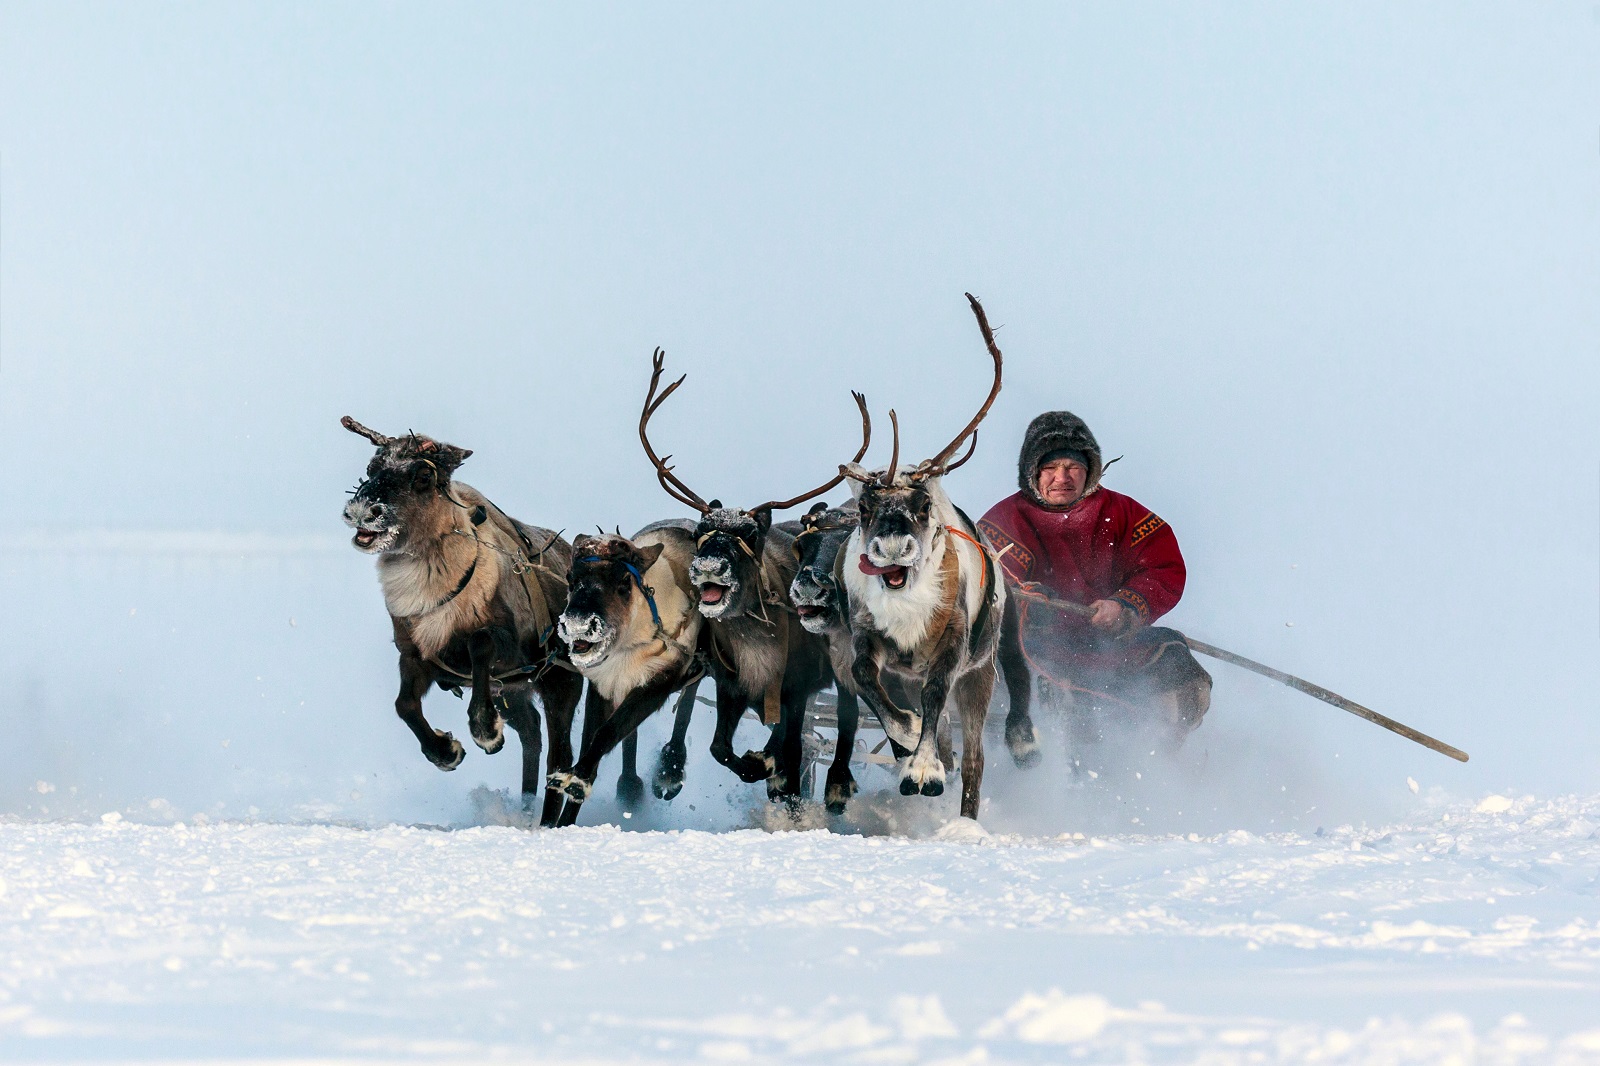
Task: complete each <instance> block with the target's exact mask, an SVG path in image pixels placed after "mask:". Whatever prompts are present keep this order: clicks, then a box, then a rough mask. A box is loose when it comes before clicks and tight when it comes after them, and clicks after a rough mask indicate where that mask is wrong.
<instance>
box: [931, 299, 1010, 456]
mask: <svg viewBox="0 0 1600 1066" xmlns="http://www.w3.org/2000/svg"><path fill="white" fill-rule="evenodd" d="M966 296H967V302H968V303H970V304H971V305H972V313H973V314H974V315H976V316H977V318H978V329H980V330H982V331H983V343H984V344H985V345H987V346H988V348H989V354H990V355H991V356H993V357H994V385H993V386H992V387H991V388H990V389H989V398H988V399H986V400H984V401H983V406H982V407H980V408H978V413H977V414H975V415H973V416H972V421H971V422H968V423H967V425H966V428H965V429H963V430H962V431H961V432H960V433H958V434H956V438H955V440H952V441H951V442H950V443H949V444H947V445H945V446H944V449H943V450H942V451H940V452H939V454H938V455H935V456H934V457H933V458H932V459H928V460H925V461H923V462H921V463H919V464H917V469H916V473H915V475H914V476H915V477H917V478H918V479H923V478H930V477H942V476H944V475H945V474H948V473H949V472H950V471H951V470H952V469H953V468H952V467H950V466H948V465H946V464H947V462H948V460H949V459H950V457H951V456H952V455H954V454H955V453H956V449H957V448H959V447H961V442H962V441H964V440H966V439H967V437H969V436H971V435H972V434H974V433H976V432H977V431H978V423H979V422H982V421H983V420H984V417H985V416H986V415H988V413H989V408H991V407H993V406H994V399H995V397H996V396H999V395H1000V369H1001V366H1002V365H1003V364H1004V361H1005V360H1004V358H1003V357H1002V356H1001V355H1000V347H999V345H997V344H995V342H994V331H993V330H991V329H990V328H989V317H988V316H987V315H985V314H984V313H983V305H982V304H981V303H979V302H978V298H977V297H976V296H974V295H972V293H970V292H969V293H967V294H966ZM974 447H976V445H974ZM970 457H971V456H970V455H969V456H968V458H970ZM966 461H967V460H966V459H962V460H961V462H963V463H964V462H966ZM957 465H959V464H957Z"/></svg>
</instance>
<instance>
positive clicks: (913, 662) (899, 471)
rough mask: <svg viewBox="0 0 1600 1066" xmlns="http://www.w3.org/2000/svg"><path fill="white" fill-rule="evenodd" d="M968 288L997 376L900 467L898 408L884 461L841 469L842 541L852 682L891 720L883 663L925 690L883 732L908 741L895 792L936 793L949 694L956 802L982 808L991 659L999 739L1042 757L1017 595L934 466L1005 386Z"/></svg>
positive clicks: (1017, 753)
mask: <svg viewBox="0 0 1600 1066" xmlns="http://www.w3.org/2000/svg"><path fill="white" fill-rule="evenodd" d="M967 299H968V300H969V301H970V302H971V304H972V313H973V314H974V315H976V316H977V319H978V328H979V329H980V330H981V331H982V332H983V340H984V343H985V344H986V345H987V346H988V349H989V354H990V356H991V357H992V358H993V359H994V385H993V387H991V388H990V390H989V397H988V399H986V400H985V401H984V403H983V406H982V407H981V408H979V409H978V413H977V415H975V416H974V417H973V419H972V421H971V422H969V423H967V426H966V428H965V429H963V430H962V431H961V432H960V433H958V434H957V435H956V438H955V439H954V440H952V441H951V442H950V443H949V444H948V445H946V446H945V448H944V449H943V450H942V451H940V452H939V454H937V455H935V456H934V457H933V458H931V459H928V460H925V461H924V462H921V463H919V464H917V465H916V466H914V467H905V468H901V467H900V465H899V461H900V425H899V419H898V418H897V417H896V416H895V415H894V413H893V412H890V419H891V421H892V422H893V423H894V452H893V455H892V457H891V459H890V461H889V466H888V467H887V469H885V470H882V471H878V472H871V471H868V470H866V469H865V468H863V467H861V466H859V465H857V464H854V463H851V464H846V465H845V466H843V467H841V468H840V469H841V470H843V471H844V472H845V473H846V474H847V475H848V476H849V477H850V478H851V479H852V480H853V481H854V482H855V483H856V486H855V487H856V502H857V506H858V507H859V508H860V512H861V522H860V526H859V527H858V528H857V530H856V531H855V533H854V534H852V535H851V538H850V540H849V542H848V543H847V544H846V545H845V547H844V550H842V551H841V552H840V553H839V559H840V563H839V569H840V571H841V573H840V577H841V578H842V580H843V582H844V585H845V588H846V590H847V591H848V593H849V597H850V606H851V619H850V628H851V633H852V637H851V650H852V652H853V655H854V662H853V663H852V667H851V669H852V673H853V675H854V679H855V683H856V689H857V691H858V692H859V694H860V696H861V698H862V699H864V700H866V701H867V705H868V706H869V707H871V708H872V709H873V710H874V711H876V712H877V713H878V716H879V719H880V720H881V721H883V722H884V724H885V726H886V728H887V727H890V726H891V724H892V723H896V722H897V721H903V720H904V718H903V716H902V715H899V714H897V713H896V711H895V708H894V705H893V703H892V701H891V699H890V697H889V694H888V692H887V690H886V689H885V687H884V683H883V681H884V678H883V673H884V672H885V671H887V672H888V673H889V674H890V675H892V676H894V677H896V678H897V679H898V680H900V681H901V682H903V683H904V684H905V685H906V687H907V688H908V689H909V690H910V691H916V690H917V689H918V688H919V687H920V690H921V711H922V720H921V724H920V728H919V729H918V730H917V731H916V732H915V734H914V735H913V734H910V733H907V734H905V735H896V734H897V731H896V730H894V729H892V728H891V729H890V737H891V739H893V740H895V741H896V742H898V743H900V744H902V745H904V746H905V747H907V748H910V749H912V750H911V755H910V757H909V758H908V759H906V760H905V761H904V763H903V764H902V767H901V772H900V792H901V793H902V794H903V795H907V796H914V795H917V794H918V793H921V794H922V795H924V796H937V795H939V794H940V793H942V792H943V791H944V781H945V767H944V764H943V762H942V761H941V760H940V758H939V753H938V737H939V720H940V717H941V716H942V715H943V713H944V711H945V709H946V707H947V706H951V705H953V707H954V709H955V710H956V711H958V712H960V715H961V738H962V750H961V814H962V815H963V816H964V817H967V818H974V819H975V818H977V816H978V801H979V797H980V789H981V787H982V784H983V723H984V719H985V718H986V717H987V716H988V710H989V697H990V695H991V694H992V692H993V691H994V682H995V672H996V671H995V666H996V661H997V660H998V661H999V663H1000V665H1001V667H1002V669H1004V671H1005V675H1006V688H1007V689H1008V690H1009V691H1008V694H1009V696H1010V700H1011V710H1010V713H1009V715H1008V716H1007V718H1006V744H1007V746H1008V747H1010V749H1011V753H1012V757H1013V758H1015V759H1016V760H1017V762H1018V764H1019V765H1027V764H1028V763H1030V762H1033V761H1034V760H1036V759H1037V757H1038V742H1037V740H1036V739H1035V736H1034V730H1033V722H1032V720H1031V718H1030V717H1029V714H1028V697H1029V687H1030V681H1029V677H1028V671H1027V666H1026V664H1025V662H1024V660H1023V658H1022V654H1021V643H1020V639H1019V634H1018V620H1017V611H1016V606H1015V604H1014V603H1013V602H1012V601H1011V600H1009V599H1008V598H1007V596H1006V590H1005V582H1004V580H1003V575H1002V574H1001V571H1000V568H999V567H998V566H997V565H996V564H995V559H994V555H993V552H992V551H991V549H990V548H989V547H988V546H987V545H986V544H984V543H983V541H982V536H981V534H979V532H978V530H977V527H976V526H974V525H973V523H972V521H971V520H970V519H968V518H967V516H966V515H965V514H964V513H962V511H961V510H960V509H959V508H958V507H956V506H955V504H953V503H951V502H950V497H949V496H947V495H946V494H945V491H944V486H943V484H942V483H941V480H940V479H941V478H942V477H943V476H944V475H945V474H947V473H949V472H950V471H951V470H954V469H955V468H956V467H958V466H960V465H961V464H962V463H964V462H966V461H967V459H968V458H971V456H972V449H970V448H969V449H968V451H967V454H966V456H963V457H962V458H961V459H960V460H957V461H956V462H954V463H952V462H951V461H950V460H951V458H952V457H953V456H954V455H955V454H956V451H957V450H958V449H959V448H960V447H961V445H962V443H963V442H965V441H966V440H967V439H968V438H969V437H970V438H972V440H973V445H972V447H973V448H976V447H977V439H976V437H977V429H978V423H980V422H982V421H983V419H984V416H985V415H987V414H988V413H989V408H990V407H991V406H992V405H993V404H994V401H995V397H996V396H998V395H999V394H1000V376H1001V366H1002V362H1003V360H1002V358H1001V355H1000V349H999V347H998V346H997V345H996V344H995V340H994V333H993V332H992V331H991V330H990V329H989V321H988V319H987V318H986V317H985V315H984V313H983V306H982V305H981V304H980V303H978V301H977V299H975V298H974V297H973V296H972V294H971V293H968V294H967Z"/></svg>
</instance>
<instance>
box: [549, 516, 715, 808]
mask: <svg viewBox="0 0 1600 1066" xmlns="http://www.w3.org/2000/svg"><path fill="white" fill-rule="evenodd" d="M693 528H694V526H693V524H692V523H690V522H687V521H667V522H657V523H654V524H652V525H649V526H646V527H645V528H644V529H642V530H640V531H639V532H638V533H636V534H635V535H634V536H633V537H632V538H631V539H629V538H627V537H622V536H617V535H611V534H605V533H602V534H601V535H599V536H581V537H578V538H577V540H576V541H574V542H573V546H572V566H571V569H570V570H569V572H568V576H567V585H568V589H569V591H568V594H567V602H566V607H565V608H564V609H563V611H562V613H561V619H560V622H559V629H560V633H561V639H562V640H564V641H565V642H566V644H567V647H568V649H570V655H571V659H572V664H573V665H574V666H575V667H577V669H578V670H579V671H580V672H581V673H582V674H583V675H584V677H586V678H588V680H589V695H588V699H587V701H586V703H585V706H584V714H583V749H582V751H580V752H579V754H578V761H577V763H576V765H574V766H573V767H572V769H571V771H570V772H566V771H553V772H552V773H551V774H550V778H549V787H550V789H551V791H552V793H559V794H560V795H562V796H563V797H564V798H565V805H564V807H563V808H562V810H561V815H560V818H559V820H558V822H557V824H558V825H564V826H565V825H571V824H572V823H573V822H574V821H576V820H577V817H578V811H579V809H580V808H581V807H582V806H583V804H584V801H585V800H587V799H588V798H589V794H590V793H591V792H592V791H593V788H594V780H595V777H596V776H597V775H598V773H599V770H600V760H601V759H603V758H605V756H606V754H607V753H609V752H610V751H611V750H612V749H613V748H615V747H616V746H617V744H618V743H619V742H622V741H623V740H624V739H625V738H629V739H630V740H631V738H633V737H635V736H636V734H635V730H637V729H638V727H639V725H640V723H642V722H643V721H644V720H645V719H646V718H648V717H649V716H650V715H652V714H654V713H655V712H656V711H657V710H659V709H660V708H661V705H662V704H663V703H665V702H666V700H667V697H668V696H670V695H671V694H672V693H673V692H674V691H676V690H678V689H683V690H684V696H683V698H682V700H680V709H679V716H680V718H683V717H684V714H683V705H682V704H683V701H685V700H686V701H690V702H692V701H693V699H694V686H695V683H696V682H697V681H698V680H699V677H700V674H701V673H702V669H701V666H700V663H699V658H698V655H697V654H696V650H697V647H698V644H699V641H700V626H701V621H700V614H699V612H698V611H697V610H696V609H695V600H696V597H695V592H694V587H693V585H691V584H690V583H689V561H690V559H691V558H693V556H694V537H693V534H692V532H691V531H692V530H693ZM685 686H687V687H685ZM685 727H687V721H686V720H685ZM675 736H677V739H678V741H679V743H680V746H681V742H682V737H681V735H676V734H675ZM634 743H636V741H634ZM627 754H628V753H627V751H626V750H624V757H625V762H630V763H631V760H628V759H627V758H626V756H627ZM676 772H677V776H676V783H675V785H669V784H659V783H658V787H657V792H658V793H664V792H666V791H667V790H668V789H669V788H670V791H671V793H672V794H674V795H675V794H676V792H677V789H678V788H681V787H682V782H683V777H682V773H683V763H682V760H681V759H680V760H679V761H678V763H677V766H676ZM661 776H662V775H661V772H660V771H658V774H657V777H658V782H659V780H660V778H661ZM619 791H620V789H619ZM628 798H629V797H624V799H628ZM663 798H668V797H666V796H664V797H663Z"/></svg>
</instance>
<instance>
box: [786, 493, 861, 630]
mask: <svg viewBox="0 0 1600 1066" xmlns="http://www.w3.org/2000/svg"><path fill="white" fill-rule="evenodd" d="M856 519H857V513H856V510H855V508H854V507H853V506H852V507H848V508H841V507H829V506H828V505H827V504H825V503H819V504H817V505H816V506H815V507H813V508H811V510H810V511H808V512H807V513H806V516H805V517H804V518H802V519H801V520H800V521H801V524H802V527H803V528H802V529H801V530H800V533H799V535H798V536H796V537H795V538H794V554H795V558H796V560H797V561H798V562H799V564H800V568H799V570H798V571H796V573H795V575H794V580H793V581H792V582H790V583H789V602H790V603H792V604H794V609H795V613H796V614H798V615H799V616H800V624H801V625H803V626H805V627H806V630H807V631H808V632H811V633H822V632H826V630H827V628H828V627H829V626H830V625H832V624H833V623H834V622H835V621H837V620H838V618H839V616H840V607H841V604H840V601H839V589H838V586H837V583H836V582H835V581H834V579H833V564H834V560H835V559H837V558H838V557H839V550H840V549H841V548H843V547H844V545H845V542H846V541H848V540H849V539H850V534H851V533H853V532H855V528H856Z"/></svg>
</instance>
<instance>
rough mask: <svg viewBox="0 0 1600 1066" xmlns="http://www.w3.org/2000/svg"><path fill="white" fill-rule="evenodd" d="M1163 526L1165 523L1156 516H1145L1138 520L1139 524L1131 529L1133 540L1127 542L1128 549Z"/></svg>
mask: <svg viewBox="0 0 1600 1066" xmlns="http://www.w3.org/2000/svg"><path fill="white" fill-rule="evenodd" d="M1164 525H1166V523H1165V522H1163V521H1162V520H1161V519H1160V518H1159V517H1157V516H1156V515H1154V514H1147V515H1145V516H1144V517H1143V518H1141V519H1139V524H1138V525H1136V526H1134V527H1133V539H1132V540H1130V541H1128V547H1130V548H1131V547H1133V546H1134V545H1135V544H1138V543H1139V542H1140V541H1141V540H1143V539H1144V538H1146V537H1148V536H1149V535H1150V534H1152V533H1154V532H1155V531H1156V530H1158V529H1160V528H1161V527H1162V526H1164Z"/></svg>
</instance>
